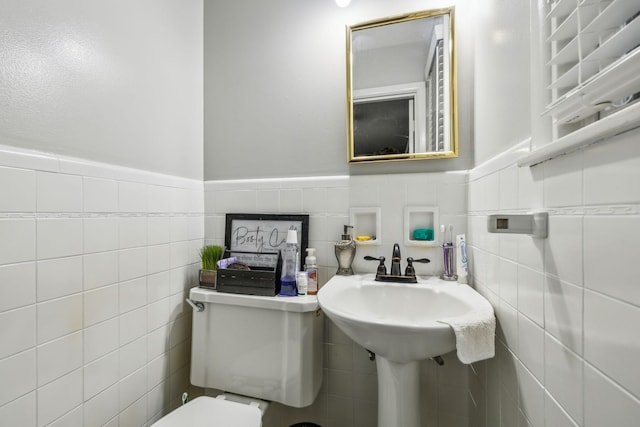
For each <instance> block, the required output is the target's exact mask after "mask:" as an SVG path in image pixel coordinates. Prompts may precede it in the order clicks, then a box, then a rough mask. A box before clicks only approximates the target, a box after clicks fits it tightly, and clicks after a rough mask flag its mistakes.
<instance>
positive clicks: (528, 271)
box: [468, 130, 640, 427]
mask: <svg viewBox="0 0 640 427" xmlns="http://www.w3.org/2000/svg"><path fill="white" fill-rule="evenodd" d="M638 138H640V131H639V130H635V131H631V132H627V133H625V134H623V135H619V136H617V137H615V138H612V139H611V140H609V141H606V142H604V143H600V144H596V145H592V146H590V147H588V148H586V149H583V150H581V151H578V152H574V153H571V154H568V155H565V156H561V157H558V158H556V159H554V160H551V161H547V162H545V163H543V164H540V165H537V166H534V167H532V168H528V167H527V168H520V169H517V167H516V166H515V165H510V166H508V167H506V168H504V169H502V170H499V171H496V172H489V174H488V175H482V174H480V173H475V172H474V171H472V172H471V173H470V182H469V206H470V209H469V233H468V234H469V253H470V263H471V274H472V276H473V281H474V283H475V286H476V288H477V289H478V290H480V291H481V292H482V293H483V294H484V295H485V296H486V297H487V298H488V299H489V300H490V301H491V302H492V304H493V305H494V307H495V308H496V315H497V320H498V331H497V342H498V344H499V345H498V348H500V349H502V350H501V351H500V352H499V356H498V357H497V358H496V359H495V360H493V361H491V362H485V363H483V365H485V366H484V370H479V371H478V375H477V378H478V381H479V382H480V383H481V386H479V387H478V390H480V391H481V392H483V393H486V395H485V397H484V398H479V399H480V400H481V401H482V400H484V401H486V407H485V408H486V414H485V417H484V419H483V424H482V425H483V426H485V427H513V426H514V425H518V424H513V423H514V422H516V421H514V419H515V416H514V414H513V411H514V405H515V409H516V410H518V411H519V413H520V414H521V420H520V421H518V422H522V423H524V424H519V425H530V426H532V427H537V426H540V427H543V426H544V427H565V426H566V427H569V426H573V427H575V426H580V427H590V426H601V425H616V426H618V425H619V426H623V425H624V426H627V425H629V426H630V425H635V424H636V423H637V419H638V415H639V414H640V374H639V373H638V372H639V371H638V369H637V361H638V360H640V340H639V339H638V333H637V325H638V324H639V323H640V290H639V289H640V288H639V287H638V286H637V282H638V281H637V272H636V268H635V267H636V265H637V259H639V258H640V243H639V242H640V234H639V231H638V230H640V192H638V190H637V187H638V186H637V185H636V184H637V183H638V182H640V146H639V145H638V143H637V142H638ZM514 170H517V172H515V171H514ZM503 178H505V179H506V180H508V181H509V183H508V184H507V183H505V180H504V179H503ZM513 181H516V182H517V187H516V188H514V186H513ZM492 189H499V193H500V197H498V199H497V200H496V199H495V197H493V196H491V195H490V194H491V193H492ZM487 195H489V196H487ZM514 200H517V203H515V204H514ZM533 210H546V211H548V212H549V214H550V216H549V236H548V238H547V239H534V238H532V237H528V236H506V235H504V236H503V235H492V234H489V233H487V231H486V225H485V221H486V216H487V215H489V214H491V213H498V212H505V211H511V212H514V211H515V212H526V211H533ZM496 236H497V237H496ZM496 240H497V241H498V242H499V244H498V246H499V248H498V250H496V244H495V241H496ZM495 258H497V259H498V262H497V263H496V262H493V260H494V259H495ZM488 269H491V270H495V271H493V273H491V272H489V271H487V270H488ZM514 270H516V271H517V274H516V273H515V272H514ZM494 280H495V281H497V284H498V286H496V283H493V281H494ZM507 355H509V356H513V357H507ZM514 361H515V362H514ZM514 363H515V366H516V368H517V369H516V371H517V375H516V376H515V377H514V376H513V374H512V371H513V366H514ZM496 376H497V377H498V378H499V379H500V382H501V384H502V385H503V386H502V387H501V388H499V389H497V390H496V388H495V387H494V385H493V382H494V381H495V377H496ZM496 393H498V395H499V403H498V404H496V403H494V398H495V394H496ZM502 394H508V395H509V397H508V398H507V397H503V396H502ZM505 405H506V407H504V406H505Z"/></svg>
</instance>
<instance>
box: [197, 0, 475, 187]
mask: <svg viewBox="0 0 640 427" xmlns="http://www.w3.org/2000/svg"><path fill="white" fill-rule="evenodd" d="M454 3H455V4H456V5H457V10H456V20H457V22H456V25H457V43H458V46H457V47H458V60H459V66H458V70H459V79H458V90H459V120H460V124H459V131H460V138H459V141H460V153H461V155H460V157H459V158H457V159H447V160H426V161H425V160H421V161H410V162H401V163H399V162H395V163H385V164H375V165H371V164H368V165H352V166H349V165H348V164H347V162H346V158H347V147H346V118H345V117H346V65H345V64H346V52H345V49H346V46H345V45H346V43H345V26H346V25H352V24H355V23H358V22H362V21H367V20H371V19H374V18H380V17H383V16H391V15H396V14H400V13H405V12H411V11H417V10H423V9H427V8H439V7H446V6H450V5H451V2H450V1H449V2H444V1H434V2H432V4H428V5H426V4H425V2H423V1H417V0H403V1H394V2H389V1H385V0H369V1H367V2H364V1H354V2H353V4H352V5H351V6H349V7H348V8H345V9H342V8H339V7H337V6H336V5H335V3H334V2H333V1H330V0H325V1H314V2H301V1H298V0H280V1H277V2H262V1H251V0H245V1H234V2H213V1H206V2H205V8H204V11H205V30H204V34H205V40H204V52H205V53H204V73H205V75H204V82H205V83H204V84H205V95H204V100H205V107H204V139H205V141H204V179H205V180H216V179H242V178H261V177H288V176H315V175H346V174H349V175H359V174H372V173H411V172H430V171H443V170H461V169H468V168H470V167H471V165H472V160H473V153H472V140H471V138H472V133H471V131H470V130H471V127H472V119H473V115H472V113H473V111H472V94H473V78H472V77H473V69H472V66H471V64H472V63H473V62H472V49H471V48H472V42H470V41H469V40H471V36H472V35H473V28H472V22H473V19H472V16H470V15H471V14H472V12H473V11H472V7H471V3H470V2H469V1H468V0H458V1H456V2H454Z"/></svg>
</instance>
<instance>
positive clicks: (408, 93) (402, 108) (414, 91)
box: [353, 82, 426, 156]
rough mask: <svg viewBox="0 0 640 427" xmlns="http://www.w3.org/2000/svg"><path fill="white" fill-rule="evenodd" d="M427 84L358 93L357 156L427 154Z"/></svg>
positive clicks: (355, 118)
mask: <svg viewBox="0 0 640 427" xmlns="http://www.w3.org/2000/svg"><path fill="white" fill-rule="evenodd" d="M424 105H425V85H424V82H412V83H407V84H400V85H393V86H384V87H376V88H372V89H360V90H355V91H354V94H353V132H354V137H355V139H356V141H358V144H356V146H355V151H354V153H355V155H356V156H380V155H389V154H407V153H421V152H424V151H426V134H425V118H426V116H425V113H424Z"/></svg>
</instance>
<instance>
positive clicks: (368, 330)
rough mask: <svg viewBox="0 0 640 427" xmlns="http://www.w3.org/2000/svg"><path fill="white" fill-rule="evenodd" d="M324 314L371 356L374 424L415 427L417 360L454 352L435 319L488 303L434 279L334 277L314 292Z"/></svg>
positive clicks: (449, 332) (448, 331)
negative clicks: (375, 403)
mask: <svg viewBox="0 0 640 427" xmlns="http://www.w3.org/2000/svg"><path fill="white" fill-rule="evenodd" d="M318 303H319V304H320V307H321V308H322V310H323V311H324V313H325V314H326V315H327V316H328V317H329V318H330V319H331V320H332V321H333V322H334V323H335V324H336V325H337V326H338V327H339V328H340V329H341V330H342V331H343V332H344V333H345V334H347V335H348V336H349V337H350V338H351V339H352V340H354V341H355V342H356V343H358V344H359V345H361V346H362V347H364V348H365V349H367V350H369V351H371V352H373V353H375V354H376V366H377V371H378V426H380V427H389V426H397V427H419V426H420V411H419V398H420V392H419V387H418V378H419V374H418V370H419V369H418V367H419V362H420V361H421V360H424V359H429V358H432V357H435V356H440V355H442V354H445V353H448V352H450V351H452V350H455V348H456V338H455V334H454V332H453V329H452V328H451V327H450V326H449V325H448V324H445V323H441V322H439V320H443V319H450V318H455V317H457V316H465V315H468V314H469V313H470V312H472V311H474V310H478V311H482V312H485V313H491V315H493V309H492V308H491V305H490V304H489V302H488V301H487V300H486V299H485V298H484V297H482V296H481V295H480V294H479V293H477V292H476V291H475V290H474V289H472V288H471V287H469V286H467V285H460V284H457V283H452V282H445V281H443V280H440V279H438V278H435V277H431V278H425V279H418V283H416V284H408V283H393V282H376V281H374V276H373V275H354V276H334V277H333V278H332V279H331V280H329V281H328V282H327V283H326V284H325V285H324V286H323V287H322V288H321V289H320V291H319V292H318Z"/></svg>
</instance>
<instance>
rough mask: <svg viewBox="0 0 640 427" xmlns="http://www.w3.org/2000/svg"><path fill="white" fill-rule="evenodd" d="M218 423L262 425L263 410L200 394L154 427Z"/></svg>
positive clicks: (198, 426) (247, 426)
mask: <svg viewBox="0 0 640 427" xmlns="http://www.w3.org/2000/svg"><path fill="white" fill-rule="evenodd" d="M216 425H221V426H238V427H260V426H261V425H262V412H261V411H260V409H258V408H257V407H255V406H249V405H243V404H242V403H237V402H231V401H228V400H223V399H215V398H213V397H209V396H200V397H197V398H195V399H193V400H192V401H190V402H189V403H187V404H186V405H183V406H181V407H179V408H178V409H176V410H175V411H173V412H171V413H169V414H168V415H166V416H164V417H163V418H161V419H160V420H159V421H158V422H156V423H155V424H153V425H152V427H184V426H189V427H210V426H216Z"/></svg>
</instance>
